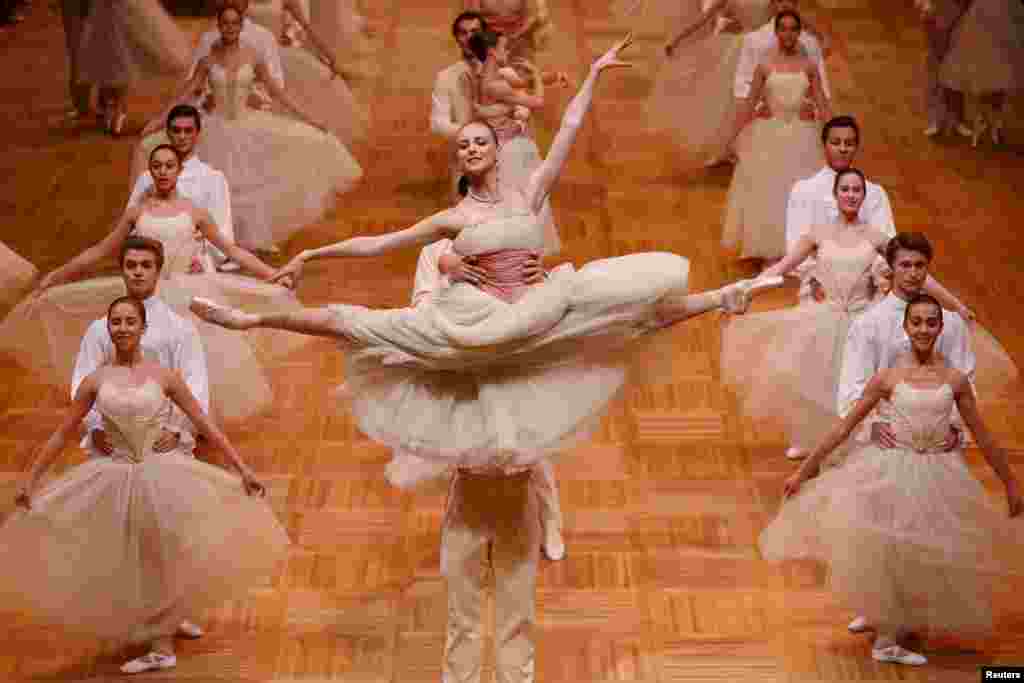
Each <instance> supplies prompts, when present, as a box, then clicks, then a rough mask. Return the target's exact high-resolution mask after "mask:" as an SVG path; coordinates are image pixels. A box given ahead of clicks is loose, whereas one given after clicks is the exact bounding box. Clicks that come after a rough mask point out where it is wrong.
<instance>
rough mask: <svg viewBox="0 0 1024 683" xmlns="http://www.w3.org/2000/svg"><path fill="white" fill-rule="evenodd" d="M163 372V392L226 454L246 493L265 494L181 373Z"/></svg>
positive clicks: (260, 484) (261, 485) (264, 489)
mask: <svg viewBox="0 0 1024 683" xmlns="http://www.w3.org/2000/svg"><path fill="white" fill-rule="evenodd" d="M165 372H166V375H165V376H164V392H165V393H166V394H167V397H168V398H169V399H171V400H172V401H173V402H174V404H175V405H176V406H178V407H179V408H180V409H181V412H183V413H185V415H186V416H187V417H188V419H189V420H191V421H192V424H193V425H195V427H196V429H197V430H199V431H200V432H201V433H202V434H205V435H206V437H207V438H209V439H210V443H212V444H213V445H214V446H216V447H217V449H218V450H219V451H221V452H222V453H224V455H226V456H227V458H228V460H229V461H230V462H231V464H232V465H233V466H234V468H235V469H236V470H238V474H239V476H241V477H242V484H243V485H244V486H245V492H246V493H247V494H249V495H252V494H253V493H258V494H260V495H263V494H265V493H266V488H265V487H264V486H263V484H262V483H260V481H259V480H258V479H257V478H256V474H255V473H254V472H253V471H252V470H251V469H250V468H249V466H248V465H246V464H245V461H243V460H242V456H240V455H239V454H238V451H236V450H235V447H234V446H232V445H231V442H230V441H228V438H227V437H226V436H224V432H222V431H221V430H220V427H218V426H217V424H216V423H215V422H214V421H213V420H211V419H210V417H209V415H207V414H206V412H205V411H204V410H203V407H202V406H201V405H199V401H197V400H196V397H195V396H194V395H193V394H192V392H191V390H189V388H188V385H187V384H185V380H184V379H182V377H181V375H179V374H178V373H177V372H175V371H173V370H165Z"/></svg>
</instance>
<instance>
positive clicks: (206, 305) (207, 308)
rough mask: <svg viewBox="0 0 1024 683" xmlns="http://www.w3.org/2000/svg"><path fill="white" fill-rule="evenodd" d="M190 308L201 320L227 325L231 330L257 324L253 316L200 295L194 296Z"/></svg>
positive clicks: (222, 325) (244, 328) (243, 328)
mask: <svg viewBox="0 0 1024 683" xmlns="http://www.w3.org/2000/svg"><path fill="white" fill-rule="evenodd" d="M188 310H190V311H192V312H193V313H195V314H196V317H197V318H200V319H201V320H205V321H206V322H208V323H213V324H214V325H220V326H221V327H226V328H228V329H229V330H247V329H249V328H250V327H252V326H253V324H255V323H254V321H253V320H252V316H249V315H247V314H245V313H243V312H242V311H239V310H236V309H234V308H228V307H227V306H222V305H220V304H218V303H217V302H216V301H211V300H210V299H205V298H203V297H199V296H197V297H193V298H192V301H191V302H190V303H189V305H188Z"/></svg>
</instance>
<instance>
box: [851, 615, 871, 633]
mask: <svg viewBox="0 0 1024 683" xmlns="http://www.w3.org/2000/svg"><path fill="white" fill-rule="evenodd" d="M846 630H847V631H849V632H850V633H867V632H868V631H871V630H873V629H872V628H871V624H869V623H868V620H867V619H866V618H865V617H855V618H854V620H853V621H851V622H850V623H849V624H847V625H846Z"/></svg>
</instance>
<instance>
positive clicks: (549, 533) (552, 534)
mask: <svg viewBox="0 0 1024 683" xmlns="http://www.w3.org/2000/svg"><path fill="white" fill-rule="evenodd" d="M541 548H542V549H543V550H544V555H546V556H547V558H548V559H549V560H552V561H553V562H557V561H558V560H564V559H565V541H564V540H563V539H562V531H561V529H559V528H558V527H557V526H555V525H552V526H549V527H548V528H547V529H545V530H544V543H543V545H541Z"/></svg>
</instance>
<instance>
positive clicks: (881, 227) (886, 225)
mask: <svg viewBox="0 0 1024 683" xmlns="http://www.w3.org/2000/svg"><path fill="white" fill-rule="evenodd" d="M872 189H874V190H875V191H874V192H871V193H870V195H871V205H870V206H868V207H865V208H867V211H868V215H867V216H865V217H864V218H865V219H866V220H867V222H868V223H870V224H871V225H873V226H875V228H877V229H878V231H879V232H881V233H883V234H885V235H888V236H889V237H895V236H896V221H895V220H894V219H893V216H892V205H891V204H890V203H889V193H888V192H886V191H885V188H884V187H882V186H881V185H872ZM866 200H867V197H865V203H867V201H866Z"/></svg>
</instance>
